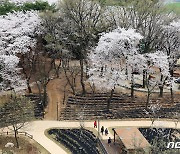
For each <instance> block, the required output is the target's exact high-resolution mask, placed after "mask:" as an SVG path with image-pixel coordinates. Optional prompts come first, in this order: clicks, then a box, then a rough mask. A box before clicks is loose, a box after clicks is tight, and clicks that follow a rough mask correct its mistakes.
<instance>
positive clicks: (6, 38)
mask: <svg viewBox="0 0 180 154" xmlns="http://www.w3.org/2000/svg"><path fill="white" fill-rule="evenodd" d="M40 22H41V21H40V18H39V16H38V13H37V12H35V11H27V12H14V13H9V14H7V15H5V16H0V61H1V69H0V75H1V80H4V81H7V80H8V81H9V82H8V83H9V84H11V83H16V84H18V82H12V80H13V79H14V77H15V79H19V77H17V76H18V73H17V71H18V70H19V69H17V64H18V62H19V58H17V57H16V54H17V53H22V54H23V53H26V52H28V51H29V50H30V47H34V46H35V45H36V38H35V36H36V35H37V34H39V31H38V27H39V26H40ZM13 72H14V73H13ZM15 72H16V73H15ZM13 76H14V77H13ZM15 81H17V80H15ZM19 82H21V81H20V80H19ZM1 84H3V82H1ZM11 87H12V84H11Z"/></svg>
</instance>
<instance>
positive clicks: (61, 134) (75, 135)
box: [48, 129, 99, 154]
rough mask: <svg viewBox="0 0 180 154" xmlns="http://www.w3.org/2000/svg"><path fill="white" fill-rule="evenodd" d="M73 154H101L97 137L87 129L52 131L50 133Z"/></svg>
mask: <svg viewBox="0 0 180 154" xmlns="http://www.w3.org/2000/svg"><path fill="white" fill-rule="evenodd" d="M48 133H49V134H50V135H53V136H54V139H56V140H57V141H58V142H60V143H61V144H63V145H64V146H66V147H67V148H68V149H69V150H70V151H71V152H72V153H73V154H80V153H83V154H92V153H93V154H99V151H98V149H97V140H96V137H95V135H94V134H93V133H92V132H90V131H89V130H86V129H51V130H49V131H48Z"/></svg>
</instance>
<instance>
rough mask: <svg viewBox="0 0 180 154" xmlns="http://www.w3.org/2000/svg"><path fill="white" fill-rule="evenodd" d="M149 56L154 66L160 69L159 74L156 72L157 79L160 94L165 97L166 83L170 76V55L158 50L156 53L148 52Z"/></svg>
mask: <svg viewBox="0 0 180 154" xmlns="http://www.w3.org/2000/svg"><path fill="white" fill-rule="evenodd" d="M148 57H149V58H150V60H151V63H153V66H154V67H155V68H158V69H159V74H156V81H157V84H158V86H159V89H160V94H159V96H160V97H163V89H164V85H165V83H166V80H168V79H169V78H170V74H169V63H168V56H167V55H166V54H164V53H163V52H162V51H156V52H155V53H150V54H148Z"/></svg>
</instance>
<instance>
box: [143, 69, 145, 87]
mask: <svg viewBox="0 0 180 154" xmlns="http://www.w3.org/2000/svg"><path fill="white" fill-rule="evenodd" d="M145 87H146V71H145V70H143V88H145Z"/></svg>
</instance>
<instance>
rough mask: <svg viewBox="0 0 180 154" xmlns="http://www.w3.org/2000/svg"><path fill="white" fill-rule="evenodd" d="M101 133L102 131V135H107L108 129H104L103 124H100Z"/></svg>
mask: <svg viewBox="0 0 180 154" xmlns="http://www.w3.org/2000/svg"><path fill="white" fill-rule="evenodd" d="M101 133H102V135H103V133H105V135H106V136H107V135H108V129H107V128H106V129H105V130H104V126H102V127H101Z"/></svg>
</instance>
